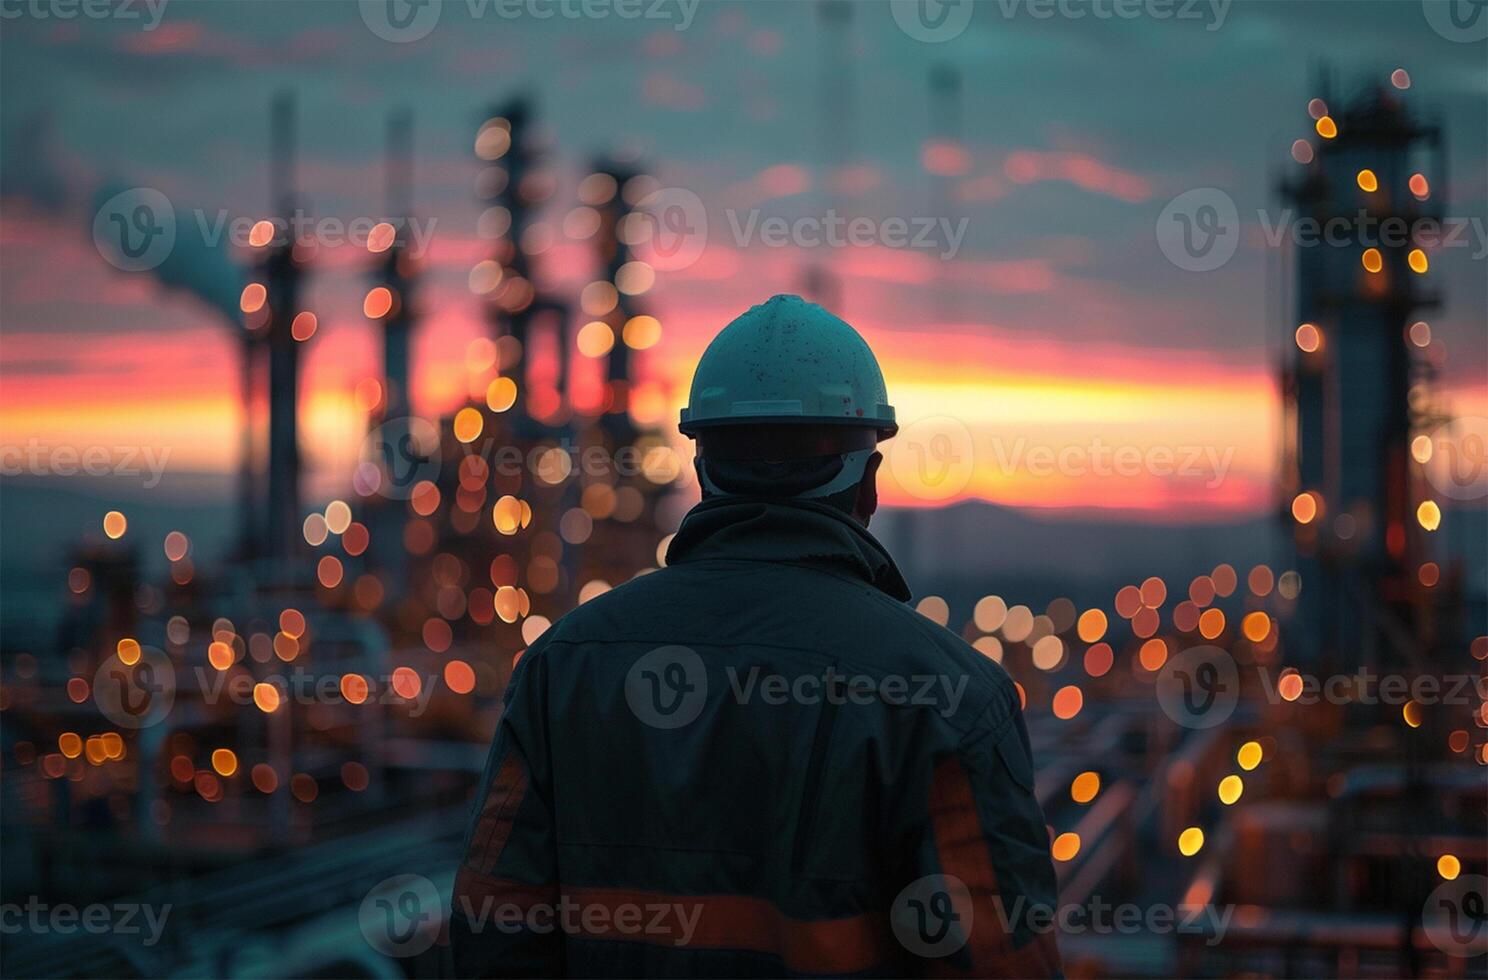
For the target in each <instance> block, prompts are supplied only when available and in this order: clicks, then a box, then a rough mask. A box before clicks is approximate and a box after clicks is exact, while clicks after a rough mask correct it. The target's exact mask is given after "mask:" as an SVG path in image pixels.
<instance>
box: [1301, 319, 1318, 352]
mask: <svg viewBox="0 0 1488 980" xmlns="http://www.w3.org/2000/svg"><path fill="white" fill-rule="evenodd" d="M1296 340H1297V347H1298V348H1299V349H1301V350H1302V351H1303V352H1304V353H1307V354H1314V353H1316V352H1317V351H1318V350H1319V348H1321V347H1322V346H1323V332H1322V331H1321V330H1319V329H1318V327H1317V324H1315V323H1304V324H1302V325H1301V326H1300V327H1298V328H1297V334H1296Z"/></svg>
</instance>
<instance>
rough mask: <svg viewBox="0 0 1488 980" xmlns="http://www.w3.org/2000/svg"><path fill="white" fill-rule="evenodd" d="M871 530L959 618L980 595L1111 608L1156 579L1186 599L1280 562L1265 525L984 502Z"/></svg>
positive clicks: (891, 515) (884, 518) (893, 514)
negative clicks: (1220, 572) (1131, 588)
mask: <svg viewBox="0 0 1488 980" xmlns="http://www.w3.org/2000/svg"><path fill="white" fill-rule="evenodd" d="M872 529H873V532H874V534H875V535H876V536H877V537H878V538H879V540H880V541H882V542H883V543H884V545H885V546H886V547H888V548H889V550H890V551H891V552H892V553H893V555H894V558H895V560H896V561H898V562H899V565H900V568H901V569H902V570H903V571H904V574H905V577H906V578H908V579H909V584H910V588H912V589H913V590H914V593H915V596H916V598H919V597H921V596H924V595H929V594H935V595H939V596H941V597H943V598H945V599H946V600H947V601H948V602H950V604H951V612H952V621H953V622H956V621H960V620H964V619H965V618H966V617H968V616H970V614H971V607H972V605H974V604H975V603H976V600H977V599H979V598H981V597H982V596H984V595H988V594H994V593H995V594H997V595H1000V596H1002V597H1003V598H1004V599H1006V600H1007V601H1008V602H1009V603H1014V602H1021V603H1024V604H1027V605H1030V606H1032V607H1033V608H1034V609H1035V611H1042V609H1043V607H1044V606H1045V605H1046V604H1047V603H1048V602H1049V601H1050V600H1051V599H1054V598H1056V597H1058V596H1067V597H1069V598H1070V599H1073V600H1074V601H1075V602H1076V603H1077V604H1079V605H1082V606H1084V605H1101V606H1104V607H1107V608H1109V607H1110V605H1111V601H1112V599H1113V597H1114V596H1115V594H1116V590H1117V589H1119V588H1120V587H1121V586H1123V585H1126V584H1136V583H1140V582H1141V581H1142V580H1143V579H1144V578H1146V577H1147V576H1149V575H1157V576H1160V577H1161V578H1162V579H1163V580H1164V581H1165V582H1167V583H1168V585H1169V588H1170V589H1171V588H1173V587H1174V586H1175V585H1178V584H1179V583H1181V584H1182V587H1183V590H1184V591H1185V592H1186V589H1187V584H1188V582H1189V580H1191V579H1192V578H1193V577H1194V576H1196V575H1203V574H1207V573H1208V572H1210V571H1211V570H1213V568H1214V567H1215V566H1216V565H1218V564H1219V563H1221V562H1229V563H1230V564H1231V565H1233V566H1235V568H1236V569H1237V570H1238V571H1239V572H1240V574H1241V575H1242V576H1243V575H1244V574H1245V573H1246V572H1247V571H1249V569H1250V568H1251V567H1252V566H1254V565H1256V564H1259V563H1262V562H1265V563H1267V564H1270V565H1272V566H1273V567H1280V564H1279V563H1284V562H1285V560H1286V551H1285V548H1284V542H1283V540H1282V538H1281V535H1280V534H1279V533H1278V529H1277V527H1276V526H1275V523H1274V522H1273V521H1271V520H1269V519H1267V518H1264V517H1257V518H1253V519H1251V520H1246V521H1240V522H1225V523H1214V524H1202V523H1199V524H1195V523H1185V524H1175V525H1163V524H1146V523H1133V522H1131V521H1112V520H1101V519H1098V518H1093V517H1090V516H1088V515H1087V516H1081V517H1067V518H1066V517H1058V516H1052V515H1049V516H1046V515H1033V514H1030V513H1028V512H1025V511H1019V510H1012V509H1009V508H1006V507H1000V506H997V505H996V504H989V503H984V502H982V501H965V502H962V503H959V504H955V505H953V506H950V507H944V508H940V509H933V510H932V509H928V508H917V509H891V510H888V511H885V512H883V513H881V514H880V515H879V516H877V517H875V518H874V519H873V528H872Z"/></svg>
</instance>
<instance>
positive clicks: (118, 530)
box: [103, 510, 129, 541]
mask: <svg viewBox="0 0 1488 980" xmlns="http://www.w3.org/2000/svg"><path fill="white" fill-rule="evenodd" d="M127 530H129V519H128V518H126V517H125V516H124V515H123V514H122V513H121V512H119V511H117V510H111V511H109V512H108V513H107V514H104V515H103V533H104V534H107V535H108V536H109V537H110V538H112V539H113V540H115V541H117V540H119V539H120V538H122V537H123V536H124V532H125V531H127Z"/></svg>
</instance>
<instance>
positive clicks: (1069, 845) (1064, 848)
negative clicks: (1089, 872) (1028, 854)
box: [1049, 831, 1080, 861]
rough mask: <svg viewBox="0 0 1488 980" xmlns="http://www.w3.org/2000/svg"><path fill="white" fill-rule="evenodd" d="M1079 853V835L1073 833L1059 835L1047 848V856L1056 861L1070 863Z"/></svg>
mask: <svg viewBox="0 0 1488 980" xmlns="http://www.w3.org/2000/svg"><path fill="white" fill-rule="evenodd" d="M1079 853H1080V835H1079V834H1077V833H1074V832H1073V831H1070V832H1067V833H1063V834H1060V835H1059V836H1058V837H1056V838H1054V843H1053V844H1052V845H1050V847H1049V854H1050V856H1051V857H1053V858H1054V860H1056V861H1071V860H1073V859H1074V857H1075V855H1076V854H1079Z"/></svg>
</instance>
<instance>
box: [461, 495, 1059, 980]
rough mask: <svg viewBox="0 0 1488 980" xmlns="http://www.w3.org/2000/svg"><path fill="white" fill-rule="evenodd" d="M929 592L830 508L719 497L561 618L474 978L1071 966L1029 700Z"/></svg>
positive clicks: (484, 829)
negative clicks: (928, 601)
mask: <svg viewBox="0 0 1488 980" xmlns="http://www.w3.org/2000/svg"><path fill="white" fill-rule="evenodd" d="M908 598H909V590H908V588H907V587H906V586H905V583H904V580H903V578H902V577H901V575H900V574H899V571H898V569H897V568H896V567H895V566H894V563H893V561H892V560H891V559H890V558H889V556H888V554H887V553H885V551H884V550H883V548H882V547H881V546H880V545H879V544H878V542H877V541H875V540H874V538H873V537H872V536H871V535H870V534H869V533H868V532H867V531H866V530H865V529H864V528H862V527H861V526H859V525H858V524H857V523H856V522H854V521H852V520H851V519H850V518H848V517H846V516H845V515H843V514H841V513H839V512H838V511H835V510H833V509H831V508H830V507H826V506H823V505H817V504H810V503H801V504H796V503H773V502H772V503H766V502H758V501H747V502H741V501H738V500H732V501H730V500H723V501H718V500H710V501H706V502H704V503H702V504H699V505H698V506H697V507H695V508H694V509H693V510H692V511H691V512H690V513H689V514H688V515H687V518H686V520H685V521H684V522H683V524H682V527H681V528H680V530H679V531H678V532H677V535H676V537H675V538H674V540H673V541H672V544H671V547H670V550H669V551H668V553H667V567H666V568H663V569H661V570H660V571H657V572H653V573H651V574H649V575H644V576H641V577H639V578H637V579H635V580H633V581H631V582H629V583H627V584H625V585H623V586H620V587H619V588H616V589H613V590H612V591H610V592H607V593H605V594H604V595H601V596H599V597H597V598H595V599H591V600H589V601H588V602H586V603H584V604H583V605H581V606H579V607H578V608H577V609H575V610H574V611H573V612H571V613H569V614H568V615H567V616H564V617H563V618H562V619H560V620H559V621H558V622H557V623H555V624H554V625H553V626H552V627H551V628H550V629H549V630H548V631H547V632H546V633H545V634H543V636H542V637H541V638H540V639H539V640H538V641H537V642H536V643H534V644H533V645H532V646H531V648H530V649H528V650H527V651H526V653H525V654H523V655H522V657H521V660H520V661H519V663H518V665H517V668H516V670H515V671H514V673H513V676H512V681H511V684H510V686H509V688H508V690H507V694H506V706H505V711H504V713H503V715H502V718H501V723H500V726H499V729H498V731H497V735H496V739H495V743H494V745H493V746H492V748H491V755H490V761H489V763H488V765H487V768H486V773H485V778H484V780H483V783H482V786H481V789H480V792H479V796H478V799H477V801H476V807H475V813H474V815H473V817H472V820H471V826H470V831H469V833H468V835H467V839H466V848H465V852H466V853H465V858H464V861H463V862H462V865H461V867H460V869H459V872H458V875H457V878H456V882H455V888H454V894H453V896H452V902H451V918H450V931H449V940H450V944H451V950H452V953H453V959H454V967H455V970H456V973H457V974H458V975H459V976H497V975H503V976H557V975H572V976H627V977H636V976H687V977H701V976H759V975H812V976H820V975H833V974H835V975H867V976H877V975H888V976H906V975H917V974H925V973H934V974H950V975H954V976H979V977H986V976H1019V977H1035V976H1039V977H1042V976H1057V975H1059V972H1060V964H1059V954H1058V950H1057V948H1056V944H1055V940H1054V936H1053V935H1052V934H1051V933H1050V932H1049V929H1048V925H1047V923H1048V921H1049V912H1050V910H1051V909H1052V908H1053V906H1054V903H1055V879H1054V873H1053V869H1052V866H1051V864H1050V860H1049V840H1048V833H1047V830H1046V827H1045V824H1044V819H1043V815H1042V813H1041V812H1040V810H1039V806H1038V803H1037V801H1036V800H1035V798H1034V795H1033V767H1032V764H1031V760H1030V758H1029V747H1028V735H1027V732H1026V730H1025V728H1024V725H1023V719H1022V714H1021V712H1020V709H1019V699H1018V694H1017V691H1016V689H1015V687H1014V685H1013V682H1012V680H1011V679H1010V678H1009V677H1008V675H1007V674H1006V672H1004V670H1003V669H1002V667H1000V666H999V665H998V664H996V663H994V662H992V661H990V660H988V659H987V658H986V657H984V656H982V655H981V654H979V653H978V652H976V651H975V650H973V649H972V648H971V647H970V646H968V645H967V644H966V643H965V642H963V641H962V640H961V639H960V638H958V637H957V636H955V635H954V634H952V633H950V632H949V631H947V630H945V629H944V628H942V627H940V626H938V625H936V624H935V623H933V622H931V621H930V620H929V619H927V618H925V617H924V616H921V615H920V614H919V613H917V612H915V611H914V610H913V609H911V608H910V607H909V606H907V605H906V604H905V603H906V600H908ZM1039 909H1042V913H1040V912H1039V911H1038V910H1039Z"/></svg>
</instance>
